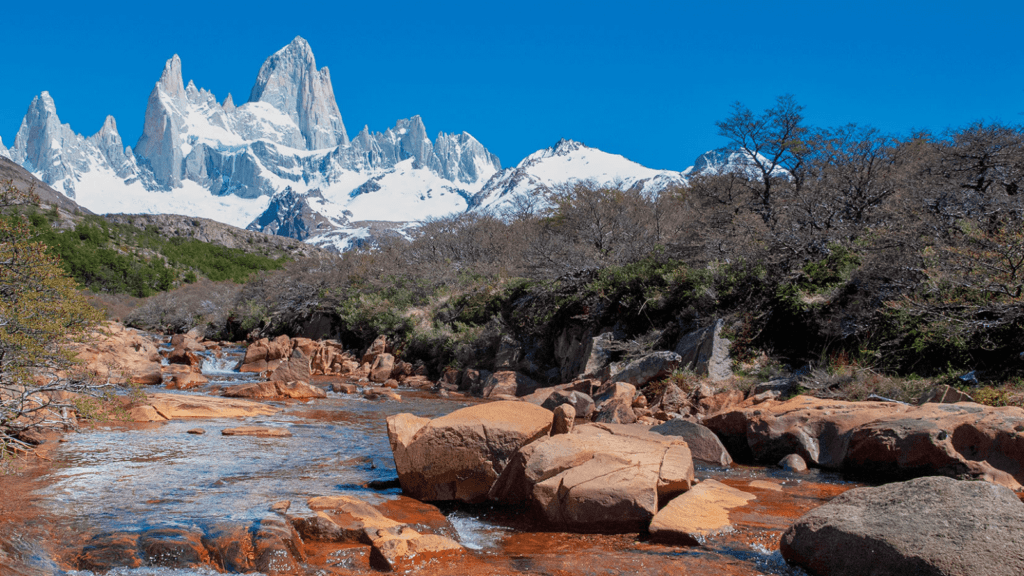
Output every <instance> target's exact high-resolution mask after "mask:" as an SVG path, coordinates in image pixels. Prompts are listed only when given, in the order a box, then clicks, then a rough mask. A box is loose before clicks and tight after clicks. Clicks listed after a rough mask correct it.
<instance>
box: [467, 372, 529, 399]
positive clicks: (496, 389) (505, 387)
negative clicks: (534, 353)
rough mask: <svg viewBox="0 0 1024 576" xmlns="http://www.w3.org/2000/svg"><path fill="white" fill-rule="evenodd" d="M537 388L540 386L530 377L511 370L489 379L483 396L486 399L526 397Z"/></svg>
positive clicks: (498, 373) (484, 386)
mask: <svg viewBox="0 0 1024 576" xmlns="http://www.w3.org/2000/svg"><path fill="white" fill-rule="evenodd" d="M537 388H540V384H539V383H537V381H536V380H534V379H532V378H530V377H529V376H527V375H525V374H521V373H519V372H513V371H511V370H503V371H501V372H495V373H494V374H491V375H490V376H489V377H488V378H487V381H486V382H484V384H483V391H482V392H481V394H482V395H483V397H484V398H494V397H498V396H526V395H527V394H530V393H531V392H533V391H535V390H537Z"/></svg>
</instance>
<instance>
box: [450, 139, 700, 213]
mask: <svg viewBox="0 0 1024 576" xmlns="http://www.w3.org/2000/svg"><path fill="white" fill-rule="evenodd" d="M573 182H588V183H591V184H594V185H596V186H608V187H614V188H638V189H640V190H642V191H643V192H644V193H649V194H656V193H658V192H660V191H661V190H664V189H665V188H667V187H669V186H676V185H682V184H684V183H685V182H686V178H685V177H683V175H682V174H681V173H679V172H673V171H670V170H654V169H651V168H647V167H645V166H642V165H640V164H637V163H636V162H633V161H632V160H629V159H627V158H625V157H623V156H620V155H618V154H609V153H608V152H603V151H601V150H598V149H597V148H590V147H589V146H587V145H585V144H583V143H581V142H577V141H574V140H567V139H564V138H563V139H561V140H559V141H558V142H557V143H556V144H555V145H554V146H552V147H550V148H545V149H543V150H538V151H537V152H534V153H533V154H530V155H529V156H527V157H526V158H525V159H524V160H523V161H522V162H520V163H519V165H518V166H516V167H515V168H509V169H507V170H503V171H501V172H499V173H497V174H495V175H494V176H493V177H492V178H491V179H490V180H489V181H488V182H487V184H485V185H484V187H483V189H481V191H480V192H479V193H477V194H476V195H474V196H473V198H472V199H471V201H470V205H471V206H472V207H473V208H474V209H476V210H498V211H500V210H502V209H503V207H504V206H506V205H508V204H509V203H511V202H513V201H514V200H515V198H516V197H517V196H523V195H526V196H531V197H536V198H537V199H538V202H539V203H540V204H545V203H546V202H547V200H546V198H547V194H548V193H549V192H551V191H552V190H555V189H557V188H559V187H561V186H565V185H568V184H571V183H573Z"/></svg>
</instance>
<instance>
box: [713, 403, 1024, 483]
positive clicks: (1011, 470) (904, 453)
mask: <svg viewBox="0 0 1024 576" xmlns="http://www.w3.org/2000/svg"><path fill="white" fill-rule="evenodd" d="M1022 421H1024V409H1021V408H1015V407H1004V408H993V407H990V406H983V405H981V404H974V403H969V402H961V403H958V404H933V403H928V404H924V405H922V406H909V405H906V404H898V403H893V402H844V401H838V400H820V399H817V398H813V397H810V396H797V397H795V398H792V399H790V400H788V401H786V402H778V401H774V400H769V401H767V402H763V403H761V404H757V405H755V406H747V407H743V408H737V409H734V410H729V411H726V412H722V413H719V414H717V415H714V416H712V417H710V418H707V419H705V420H704V422H703V423H704V425H706V426H707V427H708V428H710V429H711V430H713V431H714V432H715V433H716V434H717V435H718V436H719V437H720V438H722V440H723V442H724V444H725V445H726V446H727V447H728V448H729V449H730V452H731V453H732V454H733V455H734V456H736V454H737V451H740V452H741V453H744V454H746V455H747V456H749V457H752V458H754V459H756V460H758V461H762V462H767V463H774V462H778V461H779V459H781V458H783V457H785V456H788V455H789V454H798V455H800V456H801V457H802V458H803V459H804V460H806V461H807V463H808V464H809V465H811V466H816V467H819V468H826V469H832V470H843V471H846V472H850V473H854V474H859V475H868V476H874V477H876V478H879V479H889V480H892V479H903V478H908V477H915V476H924V475H933V474H939V475H946V476H954V477H960V476H971V477H975V478H980V479H985V480H990V481H994V482H998V483H1000V484H1003V485H1006V486H1008V487H1010V488H1014V489H1016V488H1018V487H1019V486H1020V484H1021V483H1024V435H1022V434H1021V433H1020V431H1021V430H1024V424H1021V422H1022Z"/></svg>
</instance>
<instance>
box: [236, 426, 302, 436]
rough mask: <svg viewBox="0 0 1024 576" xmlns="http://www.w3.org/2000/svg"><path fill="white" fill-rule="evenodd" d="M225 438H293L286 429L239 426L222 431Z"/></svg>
mask: <svg viewBox="0 0 1024 576" xmlns="http://www.w3.org/2000/svg"><path fill="white" fill-rule="evenodd" d="M220 433H221V434H222V435H224V436H256V437H257V438H291V436H292V433H291V432H289V431H288V429H286V428H272V427H269V426H238V427H237V428H225V429H223V430H221V431H220Z"/></svg>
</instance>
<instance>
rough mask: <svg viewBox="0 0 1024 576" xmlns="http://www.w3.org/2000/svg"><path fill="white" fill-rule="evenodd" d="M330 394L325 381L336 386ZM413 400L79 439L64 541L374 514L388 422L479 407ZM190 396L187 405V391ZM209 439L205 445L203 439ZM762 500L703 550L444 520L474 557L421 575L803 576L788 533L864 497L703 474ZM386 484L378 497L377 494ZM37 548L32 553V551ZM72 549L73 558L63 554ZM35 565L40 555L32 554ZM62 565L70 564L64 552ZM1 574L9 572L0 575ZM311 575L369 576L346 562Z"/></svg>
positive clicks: (768, 474) (385, 468)
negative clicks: (809, 516)
mask: <svg viewBox="0 0 1024 576" xmlns="http://www.w3.org/2000/svg"><path fill="white" fill-rule="evenodd" d="M239 353H240V351H238V350H232V351H228V352H227V353H226V354H225V356H224V357H223V358H222V359H216V358H213V357H212V356H211V357H209V358H208V359H207V360H206V362H205V364H204V373H205V374H206V375H207V376H208V377H209V378H210V379H211V382H210V384H208V385H207V386H205V387H203V388H200V389H199V390H198V393H203V391H204V390H206V391H209V390H210V389H211V388H213V387H215V386H220V385H224V384H233V383H237V382H238V381H243V380H245V379H246V378H251V376H247V375H242V374H238V373H236V372H232V371H231V369H230V367H231V366H233V365H234V364H235V363H236V362H237V359H238V355H239ZM324 383H325V382H324V381H321V382H320V384H321V385H323V384H324ZM400 392H401V393H402V398H403V401H402V402H400V403H398V402H391V401H370V400H365V399H363V398H361V397H359V396H356V395H351V396H348V395H340V394H334V393H329V394H328V398H326V399H321V400H314V401H312V402H308V403H301V402H290V403H274V404H275V405H277V406H280V407H282V408H283V410H282V411H281V412H279V413H277V414H275V415H273V416H265V417H258V418H250V419H247V420H245V421H240V420H238V419H230V420H228V419H224V420H188V421H172V422H167V423H161V424H145V425H135V426H129V427H123V426H106V427H99V428H95V429H83V430H82V432H81V433H78V434H70V435H68V436H67V441H66V442H65V443H63V444H61V446H60V449H59V450H58V452H57V453H56V456H55V465H54V467H53V469H52V471H51V472H50V473H49V475H48V477H47V478H44V482H42V484H43V485H44V486H45V487H44V488H41V489H40V490H39V491H38V495H39V496H40V497H41V502H42V503H43V504H42V505H43V507H44V511H45V513H46V514H45V517H47V518H49V519H52V520H49V521H50V522H52V523H53V525H52V526H49V527H48V533H49V534H50V535H51V536H50V537H51V538H55V539H57V540H58V541H59V542H60V541H74V540H75V539H76V537H78V535H83V534H94V533H98V532H118V531H140V530H145V529H150V528H154V527H158V528H164V527H170V528H187V529H196V528H199V529H202V528H203V527H204V526H208V525H210V524H212V523H214V522H220V521H225V520H227V521H252V520H256V519H259V518H262V517H265V516H266V515H267V510H268V506H269V505H270V504H272V503H274V502H279V501H282V500H287V501H290V502H291V508H290V510H289V514H302V513H303V512H307V511H308V510H307V509H306V508H305V502H306V500H307V499H308V498H310V497H312V496H323V495H335V494H339V493H347V494H351V495H354V496H357V497H360V498H363V499H365V500H368V501H370V502H372V503H380V502H382V501H384V500H387V499H392V498H395V497H397V495H398V494H399V493H400V490H399V489H398V488H387V489H382V490H373V489H369V488H366V487H365V486H366V485H367V483H370V482H374V481H377V482H378V483H382V482H386V481H390V480H394V479H396V478H397V474H396V473H395V469H394V462H393V460H392V458H391V449H390V446H389V444H388V440H387V434H386V428H385V418H386V417H387V416H389V415H391V414H397V413H400V412H411V413H413V414H417V415H421V416H428V417H435V416H439V415H443V414H446V413H448V412H451V411H453V410H456V409H458V408H461V407H463V406H466V405H468V404H469V403H471V402H473V401H472V400H468V399H460V400H454V399H443V398H439V397H437V396H436V395H434V394H432V393H430V392H419V391H407V390H401V391H400ZM181 393H185V392H181ZM242 424H246V425H266V426H275V427H287V428H288V429H289V431H291V433H292V434H293V436H292V437H291V438H254V437H246V436H232V437H228V436H222V435H221V434H220V431H221V430H222V429H223V428H228V427H234V426H239V425H242ZM196 428H201V429H203V430H204V431H205V434H190V433H188V431H189V430H193V429H196ZM697 475H698V477H700V478H714V479H717V480H720V481H723V482H725V483H727V484H729V485H732V486H734V487H737V488H739V489H742V490H745V491H748V492H751V493H752V494H754V495H756V496H757V499H756V500H754V501H752V502H751V503H750V504H749V505H747V506H745V507H743V508H740V509H737V510H735V511H734V512H733V514H732V519H733V523H734V526H735V530H734V531H733V532H731V533H729V534H725V535H722V536H718V537H714V538H711V539H709V541H708V542H707V543H706V544H705V546H702V547H695V548H689V547H675V546H664V545H658V544H652V543H649V542H647V541H646V540H645V538H644V536H643V535H638V534H626V535H576V534H565V533H558V532H548V531H544V530H542V529H539V528H538V527H536V526H534V525H532V524H530V522H529V521H528V520H527V519H525V518H522V517H520V516H518V515H517V514H515V513H514V512H513V511H507V510H501V509H496V508H491V507H445V508H442V511H443V512H444V513H445V514H446V515H447V516H448V519H449V521H450V522H451V523H452V525H453V526H454V527H455V528H456V530H457V531H458V536H459V539H460V540H461V542H462V543H463V545H464V546H465V547H466V548H467V549H469V551H470V553H469V555H468V556H467V557H466V558H465V559H464V560H461V561H458V563H457V565H454V566H436V567H433V568H428V569H424V570H421V572H422V573H432V574H550V575H577V574H578V575H612V574H673V575H719V574H744V575H746V574H766V575H767V574H783V575H796V574H801V572H799V571H798V570H795V569H792V568H789V567H788V566H786V564H785V563H784V562H783V561H782V559H781V557H780V555H779V554H778V552H777V548H778V540H779V536H780V535H781V533H782V531H783V530H785V528H786V527H788V526H789V524H791V523H792V522H793V520H795V519H796V518H797V517H799V516H800V515H801V514H803V513H804V512H805V511H807V510H809V509H811V508H813V507H815V506H818V505H820V504H822V503H824V502H825V501H827V500H828V499H830V498H832V497H833V496H835V495H836V494H839V493H841V492H843V491H845V490H847V489H849V488H850V487H852V486H854V484H849V483H845V482H843V481H842V480H841V479H839V478H837V477H833V476H825V475H817V474H809V475H808V474H805V475H796V474H788V473H784V472H781V471H779V470H774V469H765V468H750V467H733V468H731V469H728V470H724V469H715V468H698V473H697ZM377 485H379V484H377ZM23 547H31V544H23ZM52 548H53V549H54V550H59V548H60V546H59V545H57V546H53V547H52ZM22 553H23V554H25V555H26V556H31V555H32V554H33V552H31V551H29V550H22ZM51 554H57V553H56V552H53V553H51ZM30 563H31V564H33V565H34V566H35V567H36V568H37V569H38V571H39V573H47V572H49V573H58V574H70V575H74V576H86V575H91V574H92V573H91V572H87V571H84V572H76V571H71V572H61V571H60V569H59V568H58V567H57V566H58V563H56V562H54V561H53V560H52V559H51V558H49V557H47V555H46V554H40V553H38V552H36V553H35V556H34V558H30ZM0 572H2V571H0ZM215 573H216V572H215V571H213V570H208V569H188V570H181V569H169V568H135V569H128V568H124V569H116V570H114V571H112V572H110V573H109V574H115V575H118V576H122V575H123V576H129V575H130V576H193V575H209V574H215ZM309 573H310V574H318V575H319V574H323V575H327V574H365V573H368V571H367V570H366V569H360V568H359V567H358V566H351V565H346V564H345V563H344V562H341V561H339V562H337V563H336V564H335V565H333V566H329V567H321V568H310V572H309Z"/></svg>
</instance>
